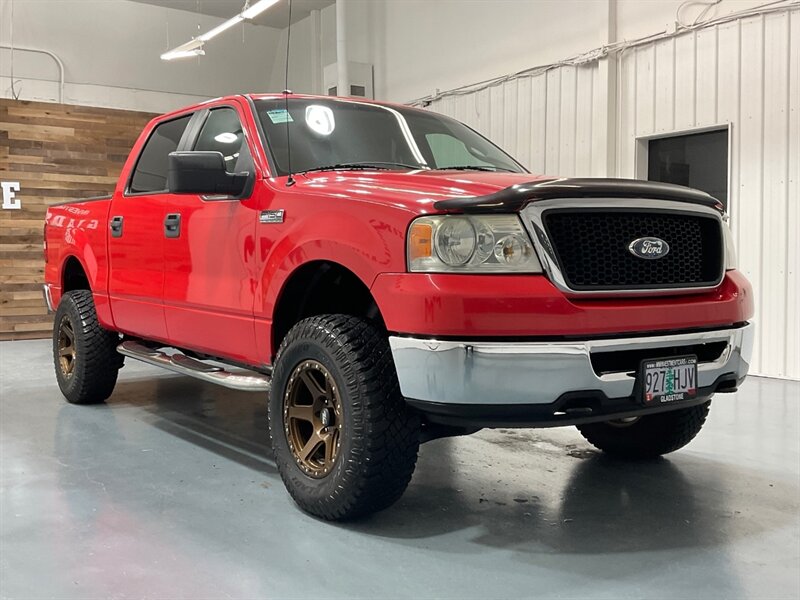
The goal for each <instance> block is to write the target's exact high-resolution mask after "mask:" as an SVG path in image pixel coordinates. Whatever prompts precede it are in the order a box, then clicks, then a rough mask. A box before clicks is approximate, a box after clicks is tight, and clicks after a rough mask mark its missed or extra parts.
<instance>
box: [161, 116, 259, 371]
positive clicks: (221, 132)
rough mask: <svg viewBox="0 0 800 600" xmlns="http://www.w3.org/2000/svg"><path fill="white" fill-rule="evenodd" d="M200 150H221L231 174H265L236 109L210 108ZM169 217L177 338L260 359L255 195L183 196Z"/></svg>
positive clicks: (169, 308)
mask: <svg viewBox="0 0 800 600" xmlns="http://www.w3.org/2000/svg"><path fill="white" fill-rule="evenodd" d="M192 150H206V151H216V152H221V153H222V156H223V157H224V159H225V164H226V168H227V170H228V171H229V172H231V173H241V172H249V173H251V174H253V175H254V176H256V175H257V174H256V173H255V165H254V162H253V158H252V154H251V151H250V146H249V145H248V140H247V132H246V131H245V129H244V128H243V127H242V120H241V118H240V115H239V113H238V112H237V110H236V109H235V108H233V107H230V106H222V107H218V108H213V109H211V110H210V111H208V114H207V117H206V118H205V123H204V124H203V125H202V127H201V128H200V133H199V135H198V136H197V141H196V142H195V143H194V147H193V148H192ZM250 188H251V189H252V186H250ZM246 194H252V192H250V191H248V192H246ZM165 218H167V219H170V220H171V222H172V224H173V226H174V228H175V230H174V231H173V232H172V233H171V234H170V235H169V237H165V238H164V244H165V245H164V256H165V261H164V264H165V269H166V272H165V281H164V310H165V315H166V322H167V330H168V332H169V337H170V340H171V341H172V343H173V344H174V345H176V346H178V347H181V348H188V349H192V350H197V351H200V352H206V353H208V354H212V355H214V356H221V357H224V358H229V359H232V360H237V361H240V362H243V363H248V364H249V363H252V362H253V358H254V357H255V356H256V355H257V353H256V345H255V330H254V323H253V300H254V297H255V288H256V284H255V281H256V280H255V276H256V269H255V258H256V257H255V240H254V236H255V233H256V226H257V223H258V210H257V208H256V204H255V200H254V199H253V198H241V199H239V198H230V197H224V198H219V197H206V196H201V195H195V194H187V195H182V194H181V195H177V194H176V195H173V196H172V197H171V199H170V207H169V210H168V211H167V214H166V215H165Z"/></svg>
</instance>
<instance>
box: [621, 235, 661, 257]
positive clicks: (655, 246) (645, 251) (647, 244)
mask: <svg viewBox="0 0 800 600" xmlns="http://www.w3.org/2000/svg"><path fill="white" fill-rule="evenodd" d="M628 251H629V252H630V253H631V254H633V255H634V256H635V257H636V258H644V259H646V260H655V259H657V258H664V257H665V256H666V255H667V254H669V244H668V243H667V242H665V241H664V240H662V239H661V238H657V237H641V238H638V239H635V240H633V241H632V242H631V243H630V244H628Z"/></svg>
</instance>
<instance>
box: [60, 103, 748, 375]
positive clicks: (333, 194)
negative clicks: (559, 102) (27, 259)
mask: <svg viewBox="0 0 800 600" xmlns="http://www.w3.org/2000/svg"><path fill="white" fill-rule="evenodd" d="M217 105H227V106H231V105H232V106H235V107H237V110H238V111H239V113H240V117H241V119H242V122H243V125H244V128H245V133H246V136H247V138H248V143H249V145H250V149H251V153H252V154H253V157H254V162H255V168H256V173H257V179H256V183H255V187H254V190H253V192H252V194H251V195H250V197H249V198H247V199H244V200H242V201H217V202H214V201H204V200H202V199H201V198H200V197H198V196H192V195H184V196H176V195H171V194H153V195H148V196H133V197H125V196H124V190H125V186H126V183H127V178H128V174H129V173H130V172H131V170H132V168H133V166H134V163H135V160H136V157H137V156H138V154H139V151H140V150H141V147H142V145H143V144H144V141H145V140H146V139H147V138H148V136H149V134H150V132H151V131H152V129H153V127H154V126H155V124H156V123H157V122H159V121H160V120H165V119H169V118H174V117H175V116H178V115H180V114H181V113H186V112H190V111H193V110H196V109H201V108H211V107H214V106H217ZM533 179H536V177H534V176H532V175H530V174H514V173H486V172H461V171H449V172H448V171H437V172H389V171H375V172H372V171H354V172H345V171H340V172H323V173H313V174H308V175H298V176H296V183H295V185H293V186H287V185H286V178H285V177H279V178H273V177H272V176H271V174H270V170H269V163H268V159H267V155H266V152H265V149H264V148H263V146H262V144H261V142H260V139H259V135H258V130H257V125H256V122H255V117H254V115H253V114H252V112H251V110H250V107H249V104H248V103H247V102H246V101H245V100H244V99H243V98H241V97H231V98H224V99H219V100H214V101H210V102H207V103H203V104H201V105H196V106H194V107H189V108H187V109H183V110H181V111H176V112H174V113H171V114H170V115H165V116H163V117H159V118H158V119H156V120H154V121H153V122H152V123H150V124H149V125H148V126H147V128H146V129H145V130H144V132H143V133H142V135H141V136H140V138H139V140H138V141H137V143H136V144H135V146H134V148H133V150H132V152H131V155H130V157H129V159H128V161H127V163H126V165H125V167H124V169H123V171H122V175H121V177H120V181H119V183H118V185H117V189H116V191H115V193H114V198H113V201H112V202H109V201H98V202H89V203H86V204H75V205H65V206H58V207H53V208H51V209H50V210H49V211H48V223H49V224H50V226H49V228H48V235H47V241H48V259H49V262H48V263H47V267H46V281H47V282H48V283H50V284H51V285H52V286H53V288H52V289H53V292H54V296H53V300H54V301H55V302H58V300H59V297H60V286H61V282H62V273H63V265H64V261H65V260H66V258H67V257H68V256H76V257H77V258H78V259H79V260H80V261H81V264H82V265H83V266H84V269H85V270H86V272H87V274H88V275H89V279H90V283H91V285H92V290H93V291H94V294H95V300H96V302H97V305H98V311H99V314H100V318H101V322H102V323H103V325H105V326H106V327H108V328H110V329H116V330H118V331H122V332H126V333H130V334H134V335H139V336H142V337H147V338H152V339H156V340H160V341H163V342H165V343H169V344H172V345H175V346H178V347H184V348H190V349H194V350H198V351H201V352H205V353H208V354H213V355H216V356H222V357H227V358H231V359H233V360H236V361H239V362H242V363H247V364H253V365H263V364H269V363H270V362H271V360H272V357H273V355H274V353H275V351H276V349H275V348H272V347H271V339H272V335H271V329H272V318H273V312H274V309H275V306H276V303H277V302H278V300H279V299H280V296H281V291H282V290H283V289H284V286H285V284H286V282H287V280H288V279H289V278H290V277H291V275H292V273H293V272H294V271H295V270H296V269H298V268H299V267H301V266H303V265H305V264H307V263H309V262H311V261H319V260H325V261H331V262H335V263H338V264H340V265H342V266H344V267H346V268H347V269H349V270H350V271H352V272H353V273H354V274H355V275H356V276H357V277H358V278H359V279H360V280H361V281H362V282H363V283H364V284H365V285H366V286H367V287H368V288H370V289H371V290H372V293H373V296H374V297H375V299H376V302H377V304H378V307H379V309H380V311H381V313H382V315H383V317H384V320H385V322H386V324H387V326H388V328H389V329H390V330H391V331H395V332H400V333H409V334H416V335H426V336H462V337H483V336H526V337H527V336H563V335H569V336H595V335H602V334H615V333H623V332H636V331H642V332H645V331H657V330H680V329H690V328H697V327H712V326H718V325H729V324H732V323H737V322H741V321H745V320H747V319H749V318H750V317H751V316H752V314H753V304H752V293H751V289H750V285H749V283H748V282H747V281H746V279H745V278H744V277H743V276H742V275H741V274H740V273H738V272H735V271H731V272H729V273H728V274H727V276H726V278H725V280H724V281H723V283H722V284H721V285H720V286H719V288H718V289H717V290H714V291H713V292H708V293H702V294H696V295H684V296H675V297H650V298H638V299H633V298H622V297H609V298H606V299H602V300H597V299H596V300H575V299H570V298H567V297H566V296H565V295H564V294H562V293H561V292H560V291H559V290H557V289H556V288H555V287H554V286H553V285H552V284H551V283H550V282H549V280H548V279H547V278H546V277H545V276H542V275H529V276H520V275H426V274H410V273H407V272H406V258H405V238H406V232H407V229H408V226H409V223H410V222H411V220H412V219H413V218H414V217H416V216H418V215H421V214H425V213H429V212H432V211H433V208H432V206H433V203H434V202H436V201H438V200H442V199H445V198H453V197H458V196H463V197H470V196H479V195H485V194H489V193H492V192H494V191H497V190H500V189H503V188H506V187H508V186H509V185H513V184H517V183H523V182H528V181H531V180H533ZM275 209H283V210H284V211H285V219H284V222H282V223H275V224H266V223H265V224H262V223H259V214H260V212H261V211H263V210H275ZM167 212H170V213H174V212H177V213H180V214H181V217H182V223H181V237H180V238H177V239H165V237H164V235H163V221H164V217H165V215H166V213H167ZM123 214H124V216H125V223H124V235H123V237H122V238H110V237H107V235H108V220H109V218H110V217H111V216H112V215H123ZM81 219H83V221H81ZM90 223H91V225H90Z"/></svg>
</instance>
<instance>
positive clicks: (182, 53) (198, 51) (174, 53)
mask: <svg viewBox="0 0 800 600" xmlns="http://www.w3.org/2000/svg"><path fill="white" fill-rule="evenodd" d="M205 54H206V53H205V50H203V49H202V48H194V49H193V50H178V49H177V48H176V49H175V50H170V51H169V52H165V53H164V54H162V55H161V60H175V59H176V58H191V57H192V56H205Z"/></svg>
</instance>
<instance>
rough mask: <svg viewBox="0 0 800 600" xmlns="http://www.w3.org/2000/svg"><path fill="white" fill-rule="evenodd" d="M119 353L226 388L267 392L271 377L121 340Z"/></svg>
mask: <svg viewBox="0 0 800 600" xmlns="http://www.w3.org/2000/svg"><path fill="white" fill-rule="evenodd" d="M117 352H119V353H120V354H123V355H125V356H130V357H131V358H135V359H136V360H140V361H142V362H145V363H147V364H149V365H153V366H156V367H161V368H162V369H167V370H168V371H173V372H175V373H180V374H181V375H188V376H189V377H194V378H196V379H202V380H203V381H208V382H210V383H216V384H217V385H221V386H223V387H227V388H231V389H234V390H244V391H246V392H268V391H269V388H270V384H271V380H270V378H269V377H268V376H267V375H262V374H261V373H256V372H255V371H247V372H244V373H231V372H230V371H226V370H225V369H223V368H222V367H218V366H216V365H210V364H208V363H205V362H202V361H199V360H195V359H194V358H190V357H188V356H186V355H185V354H180V353H176V354H173V355H171V356H170V355H168V354H166V353H164V352H161V351H160V350H155V349H153V348H148V347H147V346H145V345H143V344H140V343H138V342H132V341H127V342H122V343H121V344H120V345H119V346H117Z"/></svg>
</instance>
